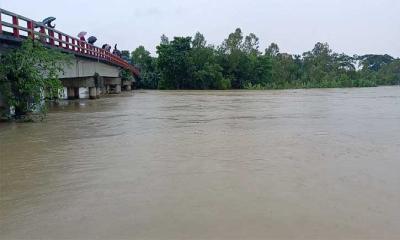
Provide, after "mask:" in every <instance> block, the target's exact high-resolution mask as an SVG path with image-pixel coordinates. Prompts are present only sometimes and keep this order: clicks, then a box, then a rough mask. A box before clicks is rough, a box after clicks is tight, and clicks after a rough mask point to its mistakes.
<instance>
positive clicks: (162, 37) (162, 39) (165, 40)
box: [160, 34, 169, 45]
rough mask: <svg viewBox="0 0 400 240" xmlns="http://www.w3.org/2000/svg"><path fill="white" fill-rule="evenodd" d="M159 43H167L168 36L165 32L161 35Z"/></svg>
mask: <svg viewBox="0 0 400 240" xmlns="http://www.w3.org/2000/svg"><path fill="white" fill-rule="evenodd" d="M160 44H164V45H166V44H169V39H168V37H167V36H166V35H165V34H163V35H161V42H160Z"/></svg>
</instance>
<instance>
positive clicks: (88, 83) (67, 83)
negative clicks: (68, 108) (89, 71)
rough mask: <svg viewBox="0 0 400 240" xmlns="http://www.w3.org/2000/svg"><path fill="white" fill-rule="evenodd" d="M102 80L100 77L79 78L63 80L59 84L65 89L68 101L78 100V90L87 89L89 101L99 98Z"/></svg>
mask: <svg viewBox="0 0 400 240" xmlns="http://www.w3.org/2000/svg"><path fill="white" fill-rule="evenodd" d="M102 80H103V78H101V77H81V78H63V79H61V82H62V84H63V86H64V87H66V88H67V95H68V99H69V100H73V99H79V88H81V87H82V88H89V97H90V99H96V98H99V97H100V93H101V90H100V88H101V86H103V83H102Z"/></svg>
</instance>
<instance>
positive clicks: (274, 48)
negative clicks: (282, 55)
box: [265, 43, 279, 57]
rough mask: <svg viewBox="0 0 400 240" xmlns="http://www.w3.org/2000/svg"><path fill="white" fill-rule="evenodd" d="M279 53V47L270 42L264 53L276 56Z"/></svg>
mask: <svg viewBox="0 0 400 240" xmlns="http://www.w3.org/2000/svg"><path fill="white" fill-rule="evenodd" d="M278 54H279V47H278V44H276V43H271V45H269V47H268V48H267V49H265V55H268V56H270V57H276V56H278Z"/></svg>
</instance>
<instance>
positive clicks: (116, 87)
mask: <svg viewBox="0 0 400 240" xmlns="http://www.w3.org/2000/svg"><path fill="white" fill-rule="evenodd" d="M115 93H117V94H118V93H121V84H117V85H115Z"/></svg>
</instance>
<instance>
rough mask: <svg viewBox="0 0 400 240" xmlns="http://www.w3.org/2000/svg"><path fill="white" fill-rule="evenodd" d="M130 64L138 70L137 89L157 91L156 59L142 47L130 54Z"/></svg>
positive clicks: (158, 77)
mask: <svg viewBox="0 0 400 240" xmlns="http://www.w3.org/2000/svg"><path fill="white" fill-rule="evenodd" d="M131 62H132V63H133V64H135V65H136V66H137V67H138V68H139V69H140V78H139V79H138V83H137V86H138V88H146V89H157V88H158V83H159V81H160V76H159V75H160V74H159V73H158V71H157V68H156V59H155V58H153V57H152V56H151V55H150V52H149V51H147V50H146V49H145V48H144V47H143V46H139V47H138V48H136V49H135V50H134V51H133V52H132V54H131Z"/></svg>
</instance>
